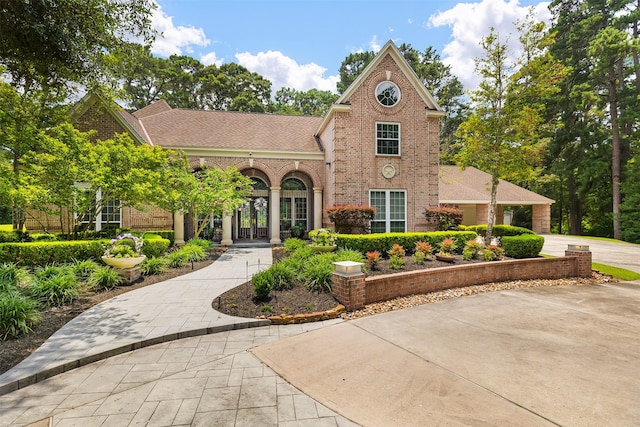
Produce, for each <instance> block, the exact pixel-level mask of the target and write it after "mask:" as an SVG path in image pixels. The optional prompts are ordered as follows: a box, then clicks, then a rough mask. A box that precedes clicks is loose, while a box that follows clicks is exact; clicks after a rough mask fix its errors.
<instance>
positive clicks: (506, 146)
mask: <svg viewBox="0 0 640 427" xmlns="http://www.w3.org/2000/svg"><path fill="white" fill-rule="evenodd" d="M518 29H519V31H520V37H519V40H520V44H521V50H522V54H521V56H520V57H519V58H518V59H517V60H516V61H514V62H511V61H510V60H509V57H510V55H509V52H508V50H507V47H506V43H504V42H501V40H500V37H499V35H498V34H497V33H496V32H495V30H494V29H493V28H492V29H491V31H490V33H489V35H488V36H486V37H485V38H483V40H482V42H481V46H482V49H483V51H484V52H485V54H484V56H483V57H481V58H477V59H476V61H475V63H476V72H477V73H478V74H479V75H480V77H481V78H482V80H481V82H480V84H479V86H478V88H477V89H476V90H474V91H472V92H471V100H472V108H473V111H472V113H471V114H470V115H469V117H468V118H467V120H465V121H464V122H463V123H462V124H461V125H460V127H459V128H458V135H459V136H460V138H461V139H462V141H463V147H462V149H461V150H460V152H459V153H458V154H457V155H456V156H455V158H456V160H457V162H458V164H459V165H461V166H463V167H466V166H476V167H478V168H479V169H481V170H484V171H486V172H488V173H489V174H490V175H491V202H490V208H489V217H488V226H487V235H486V236H485V237H486V240H487V242H488V241H490V239H491V237H492V233H493V224H494V216H495V212H496V204H497V201H496V195H497V190H498V184H499V182H500V179H512V180H513V179H516V180H528V179H531V177H532V176H534V174H535V168H536V166H537V165H538V164H539V162H540V160H541V155H542V152H543V150H544V148H545V145H546V139H547V138H546V132H545V127H546V126H545V124H544V121H543V116H542V110H543V101H542V100H543V99H544V97H545V96H549V95H551V94H553V93H554V92H555V91H557V88H556V84H557V82H558V81H559V80H560V79H562V78H563V77H564V73H565V70H564V69H563V68H562V67H561V66H560V65H559V64H558V63H557V62H555V61H553V60H552V59H551V58H550V56H549V55H548V51H547V49H546V46H547V41H546V40H547V39H546V37H545V36H544V25H543V24H541V23H538V22H536V21H535V20H534V19H533V17H532V15H531V14H530V15H529V16H528V17H527V19H526V20H524V21H521V22H520V23H519V24H518Z"/></svg>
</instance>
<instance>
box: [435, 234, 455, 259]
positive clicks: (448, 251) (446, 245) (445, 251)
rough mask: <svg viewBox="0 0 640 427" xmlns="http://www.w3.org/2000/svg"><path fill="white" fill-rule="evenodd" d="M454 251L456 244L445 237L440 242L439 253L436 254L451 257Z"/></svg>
mask: <svg viewBox="0 0 640 427" xmlns="http://www.w3.org/2000/svg"><path fill="white" fill-rule="evenodd" d="M455 249H456V242H455V241H454V240H453V239H452V238H450V237H447V238H446V239H443V240H442V242H440V251H439V252H438V255H440V256H453V251H455Z"/></svg>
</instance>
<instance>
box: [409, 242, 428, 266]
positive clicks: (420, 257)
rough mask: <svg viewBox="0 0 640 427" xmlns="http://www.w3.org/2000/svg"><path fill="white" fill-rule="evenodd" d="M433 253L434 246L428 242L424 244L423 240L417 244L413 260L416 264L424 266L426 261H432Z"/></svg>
mask: <svg viewBox="0 0 640 427" xmlns="http://www.w3.org/2000/svg"><path fill="white" fill-rule="evenodd" d="M432 252H433V246H431V244H430V243H428V242H423V241H422V240H420V241H418V242H416V245H415V247H414V249H413V255H412V257H411V258H412V259H413V262H415V263H416V264H418V265H422V264H424V262H425V260H427V259H430V257H431V253H432Z"/></svg>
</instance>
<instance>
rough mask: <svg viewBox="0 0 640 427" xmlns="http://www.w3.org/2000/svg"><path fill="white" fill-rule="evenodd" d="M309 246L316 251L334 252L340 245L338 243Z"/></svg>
mask: <svg viewBox="0 0 640 427" xmlns="http://www.w3.org/2000/svg"><path fill="white" fill-rule="evenodd" d="M309 246H310V247H311V250H312V251H314V252H333V251H335V250H336V248H337V247H338V246H337V245H330V246H315V245H309Z"/></svg>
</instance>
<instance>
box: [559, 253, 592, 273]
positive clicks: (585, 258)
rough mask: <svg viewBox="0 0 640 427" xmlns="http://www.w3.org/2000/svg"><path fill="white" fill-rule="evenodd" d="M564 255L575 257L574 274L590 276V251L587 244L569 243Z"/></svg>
mask: <svg viewBox="0 0 640 427" xmlns="http://www.w3.org/2000/svg"><path fill="white" fill-rule="evenodd" d="M564 256H566V257H575V258H577V261H576V267H575V275H576V276H577V277H591V258H592V256H591V251H590V250H589V246H587V245H569V247H568V248H567V250H566V251H564Z"/></svg>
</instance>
